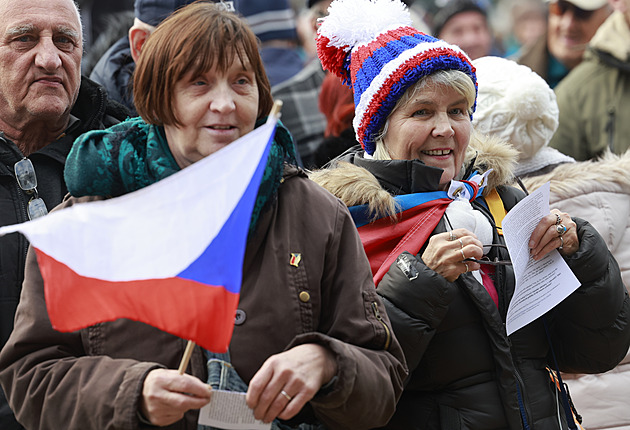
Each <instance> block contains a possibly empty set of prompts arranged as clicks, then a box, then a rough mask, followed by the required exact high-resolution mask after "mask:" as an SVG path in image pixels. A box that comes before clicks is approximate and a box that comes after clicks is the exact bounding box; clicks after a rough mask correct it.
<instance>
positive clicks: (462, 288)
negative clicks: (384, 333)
mask: <svg viewBox="0 0 630 430" xmlns="http://www.w3.org/2000/svg"><path fill="white" fill-rule="evenodd" d="M342 158H343V159H344V160H345V161H349V162H351V163H353V164H354V165H355V166H360V167H363V168H365V169H366V170H368V171H369V172H371V173H372V174H373V175H374V176H375V177H376V178H377V179H378V183H379V184H380V186H381V187H382V188H384V189H386V190H387V191H389V193H391V194H406V193H411V192H423V191H433V190H436V189H438V184H437V182H435V181H436V180H438V179H439V178H440V176H441V170H439V169H435V168H432V167H428V166H425V165H424V164H422V163H421V162H419V161H418V160H415V161H375V160H366V159H364V158H362V157H361V155H360V154H359V155H357V154H346V155H345V156H344V157H342ZM338 168H343V167H338ZM436 170H437V172H436ZM328 176H329V177H330V176H331V175H330V174H329V175H328ZM343 176H344V175H340V177H343ZM345 176H347V175H345ZM355 177H356V176H355ZM338 185H339V184H336V186H338ZM349 186H352V185H349ZM328 188H329V189H332V188H333V187H328ZM497 191H498V192H499V195H500V196H501V198H502V201H503V204H504V206H505V208H506V209H507V210H509V209H511V208H512V207H513V206H514V205H515V204H516V203H517V202H518V201H519V200H520V199H522V197H523V196H524V194H523V192H521V191H520V190H518V189H515V188H512V187H507V186H499V187H497ZM473 208H474V209H475V210H478V211H480V212H482V213H483V214H484V215H485V216H486V217H487V218H488V220H489V221H490V222H491V224H493V225H494V220H493V218H492V215H491V214H490V212H489V211H488V209H486V204H485V202H484V199H483V198H478V199H477V200H476V201H475V202H473ZM574 221H575V222H576V223H577V228H578V236H579V239H580V249H579V251H578V252H577V253H576V254H574V255H573V256H571V257H570V258H565V260H566V261H567V263H568V264H569V267H570V268H571V269H572V271H573V272H574V273H575V275H576V276H577V278H578V279H579V280H580V282H581V283H582V286H581V287H580V288H578V290H576V291H575V292H574V293H573V294H571V295H570V296H569V297H568V298H567V299H565V300H564V301H563V302H562V303H560V304H559V305H558V306H556V307H555V308H554V309H553V310H552V311H550V312H548V313H547V314H546V315H545V316H544V317H543V318H540V319H538V320H536V321H534V322H533V323H531V324H529V325H527V326H526V327H524V328H522V329H520V330H518V331H517V332H515V333H513V334H512V335H511V336H509V337H508V336H507V334H506V330H505V319H506V313H507V308H508V305H509V301H510V299H511V297H512V295H513V292H514V285H515V280H514V275H513V271H512V267H511V266H497V270H496V273H495V279H494V283H495V287H496V289H497V292H498V295H499V304H498V307H497V305H495V303H494V302H493V300H492V299H491V297H490V295H489V294H488V292H487V291H486V290H485V288H484V286H483V285H481V284H480V283H479V282H478V281H477V280H476V279H475V278H474V277H473V276H472V274H470V273H467V274H464V275H462V276H460V277H459V278H458V279H457V280H456V281H455V282H448V281H447V280H446V279H444V278H443V277H442V276H440V275H438V274H437V273H436V272H434V271H433V270H431V269H429V268H428V267H427V266H425V265H424V263H423V262H422V260H421V258H420V256H421V255H422V253H423V251H424V249H423V250H421V251H420V252H419V253H418V256H417V257H416V256H412V255H410V254H409V253H403V254H401V255H400V256H399V257H398V260H397V261H396V262H395V263H394V264H392V266H391V267H390V269H389V271H388V273H386V274H385V276H384V278H383V279H382V280H381V282H380V284H379V286H378V289H377V291H378V293H379V294H380V295H381V297H382V298H383V301H384V302H385V305H386V308H387V310H388V315H389V317H390V320H391V322H392V327H393V328H394V333H395V335H396V337H397V339H398V340H399V342H400V344H401V346H402V347H403V350H404V352H405V357H406V359H407V364H408V366H409V370H410V377H409V378H408V381H407V385H406V388H405V391H404V392H403V395H402V397H401V399H400V401H399V403H398V405H397V409H396V414H395V415H394V417H393V418H392V420H391V422H390V423H389V425H388V427H387V428H392V429H448V430H456V429H471V430H479V429H525V428H529V429H536V430H539V429H554V430H556V429H560V428H563V429H564V428H566V419H565V415H564V411H563V410H562V408H561V407H559V406H558V404H557V402H558V400H557V398H556V393H557V391H556V389H555V388H554V385H553V384H552V382H551V379H550V376H549V373H548V371H547V370H546V367H547V366H549V367H551V368H554V367H555V366H554V364H553V360H552V358H551V348H550V343H551V344H552V345H553V350H554V352H555V355H556V357H557V359H558V363H559V367H560V370H562V371H566V372H584V373H597V372H603V371H606V370H608V369H611V368H612V367H614V366H615V365H616V364H617V363H618V362H619V361H620V360H621V359H622V358H623V356H624V354H625V352H626V351H627V349H628V345H629V344H630V326H629V321H630V299H629V298H628V294H627V293H626V290H625V288H624V286H623V283H622V281H621V278H620V273H619V269H618V266H617V263H616V262H615V260H614V259H613V258H612V257H611V255H610V253H609V252H608V250H607V248H606V244H605V242H604V240H603V239H602V238H601V237H600V236H599V234H598V233H597V232H596V230H595V229H594V228H593V227H592V226H591V225H590V224H589V223H588V222H586V221H584V220H581V219H574ZM445 231H447V229H446V225H445V221H444V219H442V220H441V221H440V222H439V224H438V225H437V227H436V228H435V230H434V232H433V233H432V234H437V233H441V232H445ZM493 242H494V243H504V240H503V237H502V236H499V235H498V234H497V232H496V230H495V231H494V238H493ZM497 250H498V251H497ZM492 252H493V253H491V254H490V257H491V258H493V257H495V256H496V257H498V258H499V259H509V255H507V251H505V250H503V249H500V248H493V251H492ZM400 260H406V263H408V264H411V265H412V266H413V267H415V269H416V270H417V272H418V276H417V277H416V278H414V279H409V277H407V276H406V275H405V273H404V272H403V270H401V269H400V268H399V267H398V264H397V263H398V261H400ZM401 266H402V267H404V266H405V265H401ZM543 319H544V320H545V321H546V324H547V327H548V329H549V333H550V341H548V339H547V336H546V334H545V327H544V324H543ZM559 421H561V422H562V424H561V426H562V427H560V424H559Z"/></svg>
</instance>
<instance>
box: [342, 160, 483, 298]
mask: <svg viewBox="0 0 630 430" xmlns="http://www.w3.org/2000/svg"><path fill="white" fill-rule="evenodd" d="M490 172H492V169H490V170H488V171H487V172H485V173H484V174H483V175H480V174H478V173H477V172H473V173H472V174H471V176H470V178H469V179H468V180H465V181H456V180H453V181H451V183H450V185H449V188H448V190H447V191H433V192H424V193H413V194H404V195H398V196H394V200H395V201H396V208H397V213H396V216H397V219H396V221H395V222H394V221H393V220H392V219H390V218H389V217H385V218H380V219H377V220H372V219H371V216H372V214H371V211H370V208H369V206H368V205H359V206H352V207H351V208H349V209H350V215H352V219H353V221H354V224H355V226H356V227H357V230H358V232H359V236H360V237H361V243H363V248H364V249H365V253H366V255H367V257H368V260H369V261H370V268H371V269H372V275H373V278H374V284H375V285H376V286H377V287H378V284H379V283H380V282H381V279H383V276H385V274H386V273H387V271H388V270H389V268H390V266H391V265H392V263H393V262H394V261H395V260H396V258H398V256H399V255H400V254H402V253H403V251H408V252H409V253H410V254H412V255H416V254H418V252H420V250H421V249H422V246H423V245H424V244H425V243H426V241H427V240H428V239H429V237H430V236H431V233H432V232H433V230H434V229H435V227H436V226H437V225H438V223H439V222H440V219H442V216H444V213H445V212H446V208H447V207H448V205H449V204H450V203H451V202H452V201H453V200H455V199H467V200H469V201H473V200H474V199H476V198H477V197H478V196H480V195H481V194H482V193H483V190H484V188H485V186H486V184H487V177H488V175H489V174H490Z"/></svg>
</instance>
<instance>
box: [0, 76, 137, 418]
mask: <svg viewBox="0 0 630 430" xmlns="http://www.w3.org/2000/svg"><path fill="white" fill-rule="evenodd" d="M72 115H73V116H75V117H76V118H78V119H79V121H77V122H75V123H74V124H72V125H71V127H70V128H69V129H68V130H66V134H65V135H64V136H63V137H61V138H60V139H58V140H56V141H55V142H53V143H51V144H49V145H47V146H45V147H44V148H42V149H40V150H39V151H37V152H35V153H33V154H31V155H30V156H29V159H30V160H31V161H32V163H33V166H34V167H35V173H36V175H37V191H38V193H39V196H40V197H42V198H43V200H44V202H45V203H46V207H47V208H48V210H51V209H52V208H54V207H55V206H56V205H57V204H59V203H60V202H61V200H62V199H63V197H64V195H65V194H66V193H67V190H66V185H65V183H64V180H63V168H64V165H65V161H66V156H67V155H68V152H69V151H70V148H71V147H72V143H73V142H74V139H75V138H76V137H78V136H79V135H80V134H82V133H84V132H86V131H88V130H93V129H100V128H105V127H108V126H110V125H113V124H115V123H117V122H119V121H120V120H123V119H125V118H126V117H127V115H128V111H127V109H126V108H125V107H123V106H122V105H120V104H118V103H115V102H111V101H109V100H108V98H107V95H106V94H105V91H104V90H103V88H102V87H100V86H98V85H97V84H95V83H94V82H92V81H90V80H89V79H87V78H85V77H83V78H82V80H81V88H80V91H79V96H78V99H77V101H76V103H75V105H74V108H73V109H72ZM22 157H24V156H23V155H22V153H21V152H20V150H19V149H18V148H17V146H16V145H15V144H14V143H13V142H11V141H9V140H8V139H6V138H5V137H4V136H3V135H2V136H0V160H1V162H0V225H3V226H4V225H10V224H16V223H20V222H24V221H28V215H27V212H26V206H27V204H28V201H29V199H30V196H29V195H28V194H26V193H25V192H24V191H22V190H21V189H20V187H19V186H18V184H17V181H16V179H15V174H14V171H13V165H14V164H15V163H16V162H18V161H19V160H20V159H22ZM27 248H28V242H27V241H26V239H25V238H24V236H22V235H19V234H10V235H7V236H3V237H0V341H1V342H2V343H1V344H0V347H2V346H4V344H5V342H6V341H7V339H8V338H9V334H10V333H11V331H12V330H13V317H14V316H15V309H16V307H17V304H18V300H19V298H20V291H21V288H22V281H23V280H24V263H25V260H26V251H27ZM11 423H13V424H11ZM0 428H2V429H3V430H9V429H12V428H18V427H15V424H14V421H13V418H12V416H11V411H10V410H9V409H8V406H7V405H6V400H5V399H4V395H2V394H1V393H0Z"/></svg>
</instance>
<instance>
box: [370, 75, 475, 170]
mask: <svg viewBox="0 0 630 430" xmlns="http://www.w3.org/2000/svg"><path fill="white" fill-rule="evenodd" d="M429 85H433V86H441V87H446V88H453V89H454V90H455V91H457V92H458V93H459V94H461V95H462V96H464V97H465V98H466V101H467V102H468V114H469V115H471V116H472V113H473V106H474V105H475V99H476V97H477V90H476V88H475V84H474V83H473V81H472V80H471V79H470V76H468V75H467V74H465V73H463V72H460V71H459V70H438V71H437V72H435V73H432V74H430V75H427V76H423V77H422V78H420V79H419V80H418V81H417V82H416V83H415V84H414V85H412V86H410V87H409V88H407V91H405V92H404V94H403V95H402V96H400V98H399V99H398V101H397V102H396V105H395V106H394V108H393V109H392V111H391V112H390V114H389V115H388V116H387V120H386V121H385V125H384V126H383V128H382V129H381V131H380V132H379V133H378V135H377V136H376V137H375V138H374V143H375V144H376V149H375V150H374V154H373V155H372V156H373V157H374V159H375V160H391V159H392V157H391V156H390V155H389V151H388V150H387V148H386V146H385V135H386V134H387V130H388V129H389V119H390V118H391V116H392V114H393V113H394V112H396V111H397V110H398V109H399V108H400V107H401V106H405V105H406V104H407V103H409V101H410V100H412V99H413V98H414V97H416V95H417V94H418V93H420V92H422V91H423V90H424V89H425V88H426V87H427V86H429Z"/></svg>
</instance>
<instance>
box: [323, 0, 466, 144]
mask: <svg viewBox="0 0 630 430" xmlns="http://www.w3.org/2000/svg"><path fill="white" fill-rule="evenodd" d="M328 13H329V14H328V16H327V17H326V18H324V20H323V23H322V24H321V26H320V27H319V30H318V33H317V55H318V56H319V59H320V61H321V63H322V66H323V67H324V69H326V70H329V71H330V72H331V73H334V74H335V75H337V76H339V77H340V78H341V79H342V80H343V81H344V83H346V84H347V85H350V86H351V87H352V89H353V91H354V105H355V117H354V120H353V126H354V130H355V132H356V136H357V140H358V141H359V142H360V143H361V145H362V146H363V148H364V149H365V152H367V153H368V154H373V153H374V149H375V143H374V137H375V136H376V135H377V134H378V133H379V132H380V131H381V129H382V128H383V127H384V125H385V121H386V120H387V117H388V115H389V114H390V113H391V111H392V109H393V108H394V106H395V105H396V102H397V101H398V99H399V98H400V97H401V96H402V95H403V94H404V93H405V91H406V90H407V89H408V88H409V87H410V86H412V85H413V84H415V83H416V82H417V81H418V80H419V79H420V78H422V77H423V76H427V75H430V74H432V73H434V72H437V71H439V70H459V71H461V72H464V73H465V74H467V75H468V76H470V79H472V81H473V83H474V84H475V88H476V87H477V78H476V76H475V68H474V67H473V65H472V64H471V62H470V59H469V58H468V56H467V55H466V54H465V53H464V51H462V50H461V49H460V48H459V47H457V46H455V45H450V44H448V43H446V42H444V41H443V40H440V39H436V38H434V37H432V36H428V35H426V34H424V33H422V32H420V31H418V30H416V29H415V28H413V27H412V26H411V25H412V23H411V16H410V15H409V11H408V10H407V7H406V6H405V4H404V3H402V2H401V1H399V0H335V1H333V2H332V4H331V5H330V7H329V9H328ZM474 109H475V106H473V111H474Z"/></svg>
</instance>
